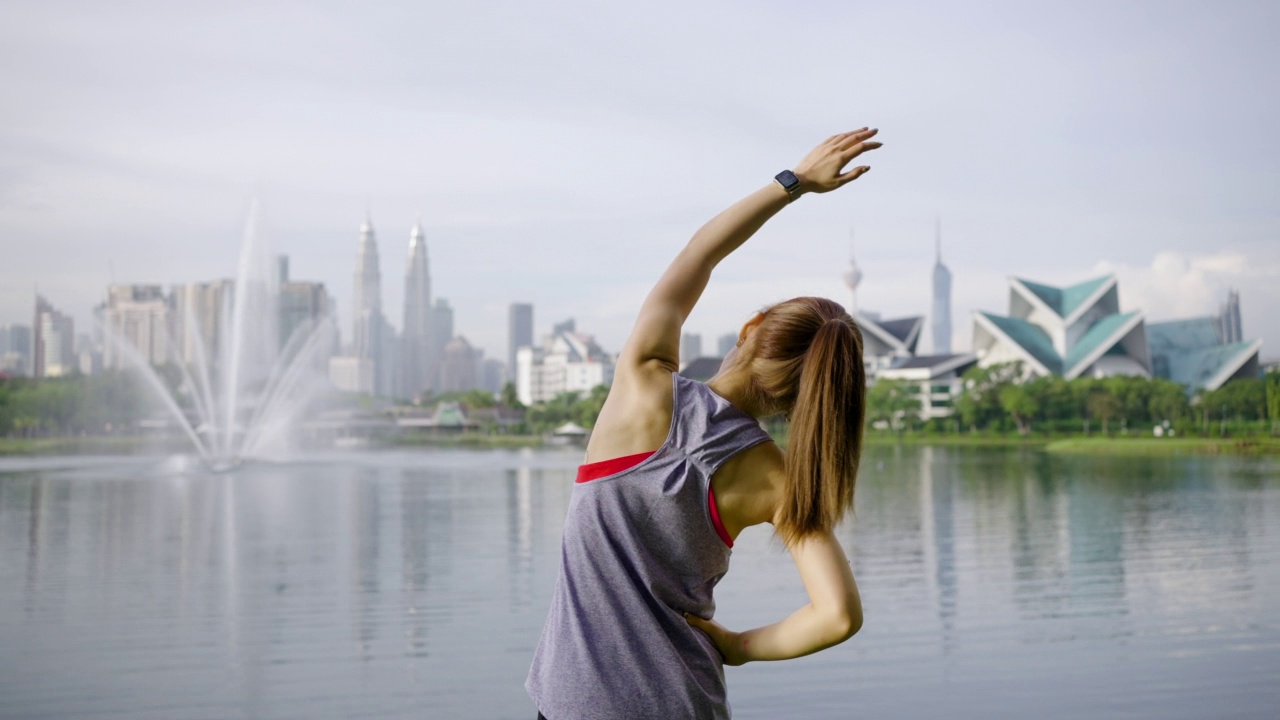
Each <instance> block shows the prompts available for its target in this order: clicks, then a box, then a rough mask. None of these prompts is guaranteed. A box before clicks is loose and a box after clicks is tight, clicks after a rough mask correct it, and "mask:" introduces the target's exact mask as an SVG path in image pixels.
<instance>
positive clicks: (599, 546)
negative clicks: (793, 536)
mask: <svg viewBox="0 0 1280 720" xmlns="http://www.w3.org/2000/svg"><path fill="white" fill-rule="evenodd" d="M670 378H671V407H672V412H671V415H670V419H669V427H668V430H667V435H666V438H665V440H664V441H663V442H662V443H661V444H660V446H659V447H658V448H657V450H656V452H654V453H653V454H652V455H651V456H649V457H647V458H645V459H644V460H643V461H641V462H640V463H639V464H637V465H634V466H632V467H630V468H628V469H625V470H622V471H620V472H615V473H613V474H610V475H606V476H604V477H599V478H595V479H589V480H586V481H585V482H582V481H580V482H578V483H577V484H575V487H574V491H573V496H572V498H571V500H570V503H569V508H568V513H567V517H566V521H565V530H564V537H563V550H562V557H561V563H562V567H561V574H560V578H559V581H558V582H557V585H556V590H555V594H554V596H553V598H552V602H551V609H550V612H549V614H548V618H547V624H546V627H545V628H544V631H543V634H542V638H541V639H540V641H539V644H538V649H537V651H536V653H535V656H534V662H533V666H532V668H531V669H530V673H529V679H528V681H527V683H526V687H527V688H528V690H529V693H530V695H531V696H532V697H533V699H534V700H535V702H536V703H537V704H538V707H539V708H540V709H541V710H542V712H543V713H544V714H545V715H546V716H547V717H550V718H556V717H562V718H573V717H655V718H656V717H699V718H711V717H728V709H727V702H726V699H725V688H724V673H723V667H722V660H721V657H720V653H719V651H718V650H717V649H716V647H715V645H714V644H713V643H712V641H711V640H710V639H709V638H708V637H707V636H706V635H705V634H704V633H702V632H700V631H698V630H697V629H695V628H693V627H691V626H690V625H689V624H688V623H687V622H686V621H685V619H684V613H692V614H696V615H700V616H705V617H710V616H711V615H712V614H714V610H715V603H714V601H713V599H712V591H713V589H714V587H715V585H716V583H717V582H718V581H719V580H720V578H721V577H722V576H723V575H724V573H725V572H726V571H727V570H728V565H729V546H730V540H729V538H728V536H727V535H726V534H725V533H724V531H723V529H718V528H717V527H716V521H715V514H714V512H713V508H714V507H715V506H714V499H713V498H712V496H711V477H712V476H713V475H714V474H715V473H716V471H717V470H718V469H719V468H720V467H721V466H723V465H724V464H725V463H726V462H727V461H728V460H729V459H730V458H732V457H734V456H735V455H737V454H738V453H739V452H741V451H742V450H744V449H746V448H749V447H752V446H755V445H759V444H762V443H768V442H769V436H768V434H767V433H765V432H764V431H763V430H762V429H761V428H760V426H759V424H758V423H757V422H756V420H755V419H754V418H753V417H751V416H750V415H748V414H746V413H744V412H742V411H741V410H739V409H738V408H735V407H734V406H733V405H732V404H730V403H729V402H728V401H727V400H725V399H724V398H722V397H720V396H718V395H716V394H715V393H714V392H713V391H712V390H711V389H710V388H708V387H707V386H706V385H703V384H702V383H699V382H695V381H692V380H688V379H686V378H682V377H680V376H679V375H675V374H671V375H670ZM582 479H583V478H580V480H582Z"/></svg>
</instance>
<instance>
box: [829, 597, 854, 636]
mask: <svg viewBox="0 0 1280 720" xmlns="http://www.w3.org/2000/svg"><path fill="white" fill-rule="evenodd" d="M826 626H827V630H828V632H829V633H830V637H831V640H832V643H831V644H832V645H838V644H839V643H842V642H844V641H845V640H848V639H849V638H851V637H853V636H854V635H855V634H857V632H858V631H859V630H861V629H862V604H861V603H859V602H848V603H842V604H841V605H840V606H839V607H837V608H832V610H831V611H830V612H829V613H828V615H827V619H826Z"/></svg>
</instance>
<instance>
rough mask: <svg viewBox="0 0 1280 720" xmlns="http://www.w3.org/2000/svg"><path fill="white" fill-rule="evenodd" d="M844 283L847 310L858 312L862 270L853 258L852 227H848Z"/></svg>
mask: <svg viewBox="0 0 1280 720" xmlns="http://www.w3.org/2000/svg"><path fill="white" fill-rule="evenodd" d="M844 284H845V286H846V287H848V288H849V312H850V314H852V313H856V312H858V286H859V285H861V284H862V270H860V269H859V268H858V263H857V262H855V261H854V259H853V228H849V268H848V269H847V270H845V271H844Z"/></svg>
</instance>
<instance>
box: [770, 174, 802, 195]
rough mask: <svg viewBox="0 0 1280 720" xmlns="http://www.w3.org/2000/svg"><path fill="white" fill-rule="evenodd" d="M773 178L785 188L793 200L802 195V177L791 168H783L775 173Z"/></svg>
mask: <svg viewBox="0 0 1280 720" xmlns="http://www.w3.org/2000/svg"><path fill="white" fill-rule="evenodd" d="M773 179H774V180H776V181H777V183H778V184H779V185H781V186H782V189H783V190H786V191H787V196H788V197H790V198H791V199H792V200H795V199H796V198H798V197H800V178H798V177H796V174H795V173H793V172H791V171H790V170H783V171H782V172H780V173H778V174H777V175H774V176H773Z"/></svg>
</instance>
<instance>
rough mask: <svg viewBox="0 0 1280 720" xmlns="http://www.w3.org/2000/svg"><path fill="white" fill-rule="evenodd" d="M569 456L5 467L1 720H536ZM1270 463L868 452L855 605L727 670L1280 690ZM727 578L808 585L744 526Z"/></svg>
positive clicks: (1126, 690) (1125, 704)
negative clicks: (204, 468) (852, 619)
mask: <svg viewBox="0 0 1280 720" xmlns="http://www.w3.org/2000/svg"><path fill="white" fill-rule="evenodd" d="M579 459H580V456H579V454H577V453H573V452H562V451H528V450H525V451H519V452H516V451H512V452H487V453H486V452H462V451H450V452H443V451H437V452H433V453H418V454H390V453H389V454H381V455H379V454H369V455H341V456H333V457H327V458H318V459H316V460H315V461H314V462H310V463H306V464H299V465H255V466H247V467H245V468H242V469H241V470H239V471H238V472H236V473H232V474H227V475H218V476H209V475H204V474H202V473H201V472H200V471H199V469H198V468H191V467H185V466H183V465H181V464H178V463H173V462H171V461H167V460H164V461H157V460H154V459H146V458H140V459H128V460H120V459H114V460H105V459H88V460H86V459H55V460H51V461H44V462H43V463H42V462H39V461H35V462H33V461H23V462H22V463H21V464H18V463H10V462H9V461H5V462H6V463H8V465H7V466H8V467H11V468H12V470H6V469H5V468H6V465H0V648H3V650H2V651H0V717H26V716H35V715H49V716H63V715H73V714H80V713H89V714H93V715H95V716H99V717H141V716H147V715H152V716H155V717H167V718H182V717H207V716H218V717H227V716H253V717H285V716H289V717H294V716H298V715H310V716H332V715H335V714H337V715H347V714H376V715H380V716H384V717H409V716H415V717H420V716H423V715H426V716H458V717H515V718H519V717H528V716H529V715H530V713H529V709H530V705H529V703H528V700H527V699H526V698H525V697H524V694H523V689H522V687H521V683H522V681H523V677H524V673H525V671H526V670H527V667H528V662H529V659H530V657H531V654H532V651H533V646H534V644H535V643H536V641H537V635H538V632H539V631H540V629H541V624H542V620H543V616H544V613H545V611H546V607H547V604H548V602H549V601H550V594H551V588H552V585H553V583H554V580H555V575H556V572H557V568H558V563H559V533H560V528H561V523H562V521H563V516H564V510H565V507H566V505H567V503H568V499H569V493H570V492H571V489H572V477H573V469H574V467H575V465H576V463H577V461H578V460H579ZM1278 471H1280V467H1278V466H1277V463H1276V462H1275V461H1274V460H1266V459H1241V458H1165V459H1132V460H1130V459H1114V458H1104V459H1091V458H1057V457H1053V456H1046V455H1043V454H1037V453H1030V452H1019V451H1013V452H1006V451H1000V452H994V451H972V450H955V449H946V448H919V449H916V448H875V449H873V450H872V451H871V452H869V453H868V455H867V457H866V458H865V460H864V465H863V472H862V474H861V477H860V479H859V486H858V512H857V516H856V519H854V520H853V521H852V522H849V523H847V524H846V525H844V526H842V527H841V528H840V533H839V534H840V537H841V540H842V541H843V542H844V543H845V544H846V546H847V547H848V549H849V550H850V554H851V559H852V561H853V563H854V567H855V571H856V573H857V575H858V578H859V582H860V585H861V587H862V590H863V597H864V604H865V605H866V612H867V624H866V626H865V627H864V629H863V631H862V633H860V634H859V635H858V637H856V638H855V639H854V640H853V641H852V642H851V643H849V644H847V645H846V646H842V647H841V648H838V649H836V650H833V651H829V652H827V653H821V654H819V655H816V656H813V657H810V658H805V659H803V660H799V661H795V662H793V663H781V664H776V663H771V664H759V665H748V666H746V667H743V668H731V669H730V670H729V677H730V692H731V697H732V698H733V701H734V705H735V715H736V716H738V717H743V718H751V717H770V716H778V715H795V714H803V715H805V716H809V717H846V716H847V715H848V708H850V707H856V708H858V710H859V711H860V712H862V713H864V714H865V715H866V716H867V717H934V716H936V715H938V714H939V713H940V712H946V713H947V714H948V715H949V716H952V717H985V716H990V715H1003V716H1010V715H1012V716H1021V715H1024V714H1030V713H1032V712H1035V713H1036V714H1045V713H1046V712H1047V713H1048V714H1049V715H1051V716H1056V717H1075V716H1079V715H1083V714H1100V715H1116V714H1136V715H1149V716H1160V717H1201V716H1209V715H1220V714H1221V713H1219V712H1214V708H1218V709H1221V707H1223V705H1221V704H1218V705H1215V704H1214V703H1215V702H1226V701H1229V702H1230V706H1231V707H1233V708H1238V709H1240V711H1241V714H1242V715H1245V716H1247V715H1250V714H1254V715H1256V714H1258V713H1257V712H1255V711H1258V710H1260V709H1264V708H1274V707H1276V706H1280V690H1278V689H1277V687H1278V685H1277V684H1276V683H1274V668H1275V667H1280V603H1278V602H1277V601H1276V600H1275V599H1274V598H1276V597H1277V592H1278V591H1280V542H1277V540H1278V539H1280V537H1278V536H1280V529H1278V528H1280V524H1278V521H1280V483H1278V482H1277V477H1278V476H1280V472H1278ZM717 595H718V605H719V619H721V620H722V621H723V622H725V624H727V625H729V626H731V627H748V626H754V625H758V624H761V623H764V622H771V621H773V620H776V619H778V618H780V617H782V616H783V615H785V614H786V613H787V612H790V611H791V610H792V609H794V608H795V607H797V606H798V605H800V604H802V603H803V588H802V587H801V586H800V584H799V581H798V578H797V577H796V575H795V571H794V569H793V568H792V567H791V566H790V560H789V557H788V556H787V554H786V553H785V552H784V551H783V550H781V548H780V547H779V546H778V545H777V543H776V542H774V541H773V540H771V538H770V536H769V533H768V531H767V530H766V529H758V528H754V529H750V530H748V531H747V532H745V533H743V535H742V537H740V538H739V541H738V544H737V545H736V546H735V549H734V555H733V563H732V570H731V572H730V573H729V575H728V576H727V577H726V579H725V580H724V581H723V582H722V584H721V586H720V588H719V590H718V593H717ZM1046 708H1048V710H1046Z"/></svg>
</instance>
